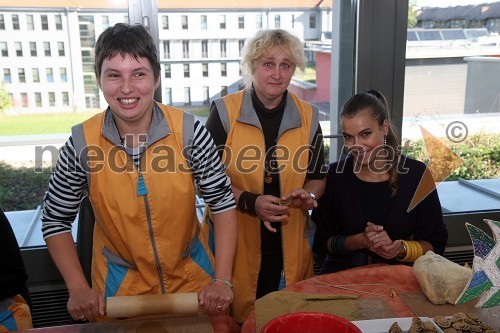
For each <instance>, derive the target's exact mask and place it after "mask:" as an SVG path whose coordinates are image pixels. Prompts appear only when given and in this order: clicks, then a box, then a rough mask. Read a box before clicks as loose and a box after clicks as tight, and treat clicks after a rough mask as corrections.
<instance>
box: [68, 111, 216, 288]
mask: <svg viewBox="0 0 500 333" xmlns="http://www.w3.org/2000/svg"><path fill="white" fill-rule="evenodd" d="M154 112H155V113H156V117H159V118H153V122H152V126H153V123H154V122H155V120H156V121H157V122H159V123H160V125H159V126H158V129H157V130H155V131H153V132H154V133H153V136H157V137H153V138H148V147H147V149H146V150H145V152H144V153H143V154H142V157H141V163H140V166H141V170H140V172H139V170H138V169H137V168H136V167H135V166H134V163H133V161H132V159H131V158H130V156H128V155H127V154H126V152H125V151H124V150H123V148H121V147H120V146H119V143H118V144H117V143H116V142H113V141H112V140H111V139H110V138H109V136H108V137H106V133H110V131H112V129H110V127H112V126H109V117H110V116H111V114H110V111H109V110H108V111H106V112H103V113H100V114H98V115H96V116H94V117H92V118H91V119H89V120H87V121H85V122H84V123H83V124H80V125H77V126H76V127H78V126H80V131H81V129H83V136H81V135H80V136H79V135H76V133H77V128H76V127H75V128H74V129H73V140H75V138H76V140H78V138H84V140H85V144H84V145H86V146H87V147H90V148H88V152H87V154H86V155H85V157H86V158H88V166H89V168H90V170H94V171H95V172H91V173H89V175H88V180H89V189H88V190H89V197H90V200H91V203H92V207H93V210H94V214H95V219H96V224H95V229H94V240H93V262H92V287H93V288H94V289H95V290H97V291H98V292H99V293H101V294H102V295H105V297H108V296H122V295H140V294H162V293H163V294H164V293H175V292H194V291H199V290H201V289H202V287H204V286H206V285H207V284H209V283H210V281H211V278H212V277H213V256H212V254H211V252H210V251H209V250H208V247H207V245H206V244H205V243H204V242H202V241H201V240H200V238H201V237H199V232H200V225H199V221H198V219H197V216H196V211H195V187H194V182H193V177H192V174H191V172H190V169H189V167H188V163H187V161H186V159H185V158H184V155H183V154H182V149H183V146H184V145H183V135H186V133H183V130H184V131H187V130H191V131H192V130H193V126H190V128H189V126H186V121H185V120H184V119H185V118H186V116H185V114H184V112H183V111H181V110H179V109H175V108H172V107H167V106H164V105H161V104H158V105H157V106H155V109H154ZM158 119H161V121H158ZM193 121H194V120H193ZM192 124H193V123H191V125H192ZM115 131H116V130H115ZM150 136H151V135H150ZM77 146H81V142H80V143H78V145H77V144H75V148H76V147H77ZM92 147H97V149H93V148H92ZM95 151H98V152H99V153H97V154H96V153H94V152H95ZM77 154H79V152H78V150H77ZM181 168H182V169H181ZM141 176H142V179H143V182H144V186H141V185H140V184H141V182H140V179H139V178H140V177H141Z"/></svg>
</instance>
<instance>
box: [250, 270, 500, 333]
mask: <svg viewBox="0 0 500 333" xmlns="http://www.w3.org/2000/svg"><path fill="white" fill-rule="evenodd" d="M317 282H320V283H326V284H330V285H344V286H345V285H347V284H356V285H357V286H349V287H350V288H352V289H357V290H363V291H369V292H373V293H376V294H378V295H373V294H368V293H361V292H353V291H351V290H343V289H338V288H334V287H330V286H326V285H322V284H318V283H317ZM362 284H380V285H377V286H373V285H372V286H361V285H362ZM390 289H393V290H394V291H395V292H396V295H394V296H393V297H391V295H390ZM284 290H285V291H294V292H300V293H317V294H337V295H356V296H358V298H359V299H363V298H372V299H378V301H383V302H384V303H385V305H386V306H387V307H388V308H390V310H392V312H393V314H394V316H393V317H395V318H401V317H414V316H419V317H424V316H428V317H433V316H437V315H453V314H454V313H457V312H460V311H462V312H473V313H476V314H478V315H479V316H480V317H481V319H482V320H483V321H485V322H486V323H487V324H488V325H489V326H491V327H492V328H494V329H496V330H498V329H499V328H500V310H499V309H498V307H495V308H490V309H476V308H475V307H474V305H475V304H476V303H477V299H475V300H472V301H470V302H468V303H466V304H461V305H459V306H456V305H452V304H445V305H434V304H433V303H431V302H430V301H429V300H428V299H427V298H426V297H425V295H424V294H423V293H422V291H421V289H420V285H419V283H418V281H417V279H416V278H415V277H414V275H413V272H412V267H410V266H406V265H370V266H364V267H359V268H356V269H350V270H346V271H341V272H336V273H331V274H325V275H318V276H315V277H312V278H310V279H307V280H304V281H300V282H297V283H295V284H293V285H290V286H288V287H286V288H285V289H284ZM382 295H383V296H382ZM403 296H404V297H403ZM408 296H411V297H408ZM381 313H382V312H381ZM429 313H431V314H433V315H431V316H429V315H428V314H429ZM382 318H387V317H383V316H382V317H380V316H378V317H376V318H365V319H382ZM346 319H349V320H356V319H359V318H346ZM255 332H256V322H255V311H253V312H252V313H251V314H250V316H249V317H248V319H247V320H246V321H245V323H244V324H243V326H242V333H255Z"/></svg>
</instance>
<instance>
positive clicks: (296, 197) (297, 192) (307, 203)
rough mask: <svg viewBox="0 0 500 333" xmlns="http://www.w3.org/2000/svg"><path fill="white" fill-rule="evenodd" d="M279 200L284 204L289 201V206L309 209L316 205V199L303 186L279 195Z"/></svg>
mask: <svg viewBox="0 0 500 333" xmlns="http://www.w3.org/2000/svg"><path fill="white" fill-rule="evenodd" d="M281 201H282V202H284V203H285V204H286V203H287V202H290V204H289V205H290V206H291V207H294V208H301V209H304V210H310V209H313V208H315V207H317V206H318V203H317V202H316V200H314V199H313V197H312V196H311V194H310V193H309V192H307V191H306V190H304V189H303V188H297V189H294V190H291V191H290V192H288V193H286V194H285V195H284V196H282V197H281Z"/></svg>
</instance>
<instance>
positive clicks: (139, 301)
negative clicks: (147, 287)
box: [106, 293, 200, 318]
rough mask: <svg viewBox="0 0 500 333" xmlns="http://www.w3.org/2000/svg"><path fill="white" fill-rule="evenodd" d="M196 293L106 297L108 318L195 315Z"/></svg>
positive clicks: (196, 310) (196, 305)
mask: <svg viewBox="0 0 500 333" xmlns="http://www.w3.org/2000/svg"><path fill="white" fill-rule="evenodd" d="M199 310H200V309H199V303H198V294H197V293H177V294H167V295H138V296H116V297H108V298H107V300H106V315H107V317H108V318H133V317H141V316H151V315H161V314H186V315H196V314H197V313H198V311H199Z"/></svg>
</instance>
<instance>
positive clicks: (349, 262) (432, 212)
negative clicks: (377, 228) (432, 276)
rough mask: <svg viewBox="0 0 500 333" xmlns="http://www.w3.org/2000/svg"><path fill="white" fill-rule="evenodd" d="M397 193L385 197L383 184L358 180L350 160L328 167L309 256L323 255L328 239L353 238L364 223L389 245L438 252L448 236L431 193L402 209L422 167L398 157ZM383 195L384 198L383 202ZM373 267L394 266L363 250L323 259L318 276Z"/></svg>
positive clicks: (415, 187) (417, 182)
mask: <svg viewBox="0 0 500 333" xmlns="http://www.w3.org/2000/svg"><path fill="white" fill-rule="evenodd" d="M401 159H402V163H403V166H402V167H401V168H400V169H401V170H402V171H404V172H401V173H400V174H399V178H398V192H397V194H396V195H395V196H394V197H393V198H390V194H389V193H390V192H389V188H388V183H387V182H382V183H371V184H369V183H368V184H367V182H363V181H360V180H359V179H358V178H357V176H356V175H355V174H354V172H353V161H352V158H350V157H349V158H347V159H346V160H342V161H340V162H336V163H332V164H330V168H329V171H328V178H327V184H326V188H325V193H324V194H323V196H322V197H321V199H320V200H319V201H318V207H317V208H316V209H314V210H313V214H312V219H313V221H314V222H315V223H316V226H317V229H316V234H315V237H314V244H313V251H314V252H315V253H317V254H319V255H326V254H327V250H326V242H327V240H328V239H329V238H330V237H331V236H333V235H348V236H349V235H355V234H358V233H361V232H363V231H364V229H365V227H366V223H367V222H374V223H377V224H379V225H382V226H383V227H384V230H385V231H386V232H387V234H388V235H389V237H390V238H391V239H392V240H396V239H405V240H425V241H427V242H429V243H430V244H432V246H433V248H434V252H435V253H438V254H442V253H443V252H444V249H445V246H446V243H447V240H448V232H447V229H446V226H445V224H444V222H443V215H442V211H441V204H440V202H439V197H438V193H437V190H436V189H434V190H433V191H432V192H431V193H430V194H429V195H428V196H427V197H425V198H424V199H423V200H422V201H421V202H420V203H419V204H418V205H417V206H416V207H415V208H413V209H412V210H411V211H410V212H408V211H407V210H408V208H409V206H410V203H411V201H412V199H413V196H414V194H415V192H416V190H417V187H418V185H419V183H420V180H421V178H422V175H423V173H424V171H425V168H426V166H425V164H423V163H422V162H419V161H416V160H414V159H411V158H408V157H405V156H402V157H401ZM388 195H389V198H388ZM375 262H387V263H395V262H396V261H395V260H386V259H384V258H382V257H378V256H377V255H375V254H374V253H372V252H371V251H368V250H367V249H364V250H359V251H353V252H350V253H347V254H345V255H335V256H334V255H329V256H328V258H327V262H325V265H327V263H328V267H325V266H324V268H326V269H324V270H323V271H322V273H328V272H332V271H339V270H343V269H347V268H352V267H357V266H362V265H366V264H369V263H375Z"/></svg>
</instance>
